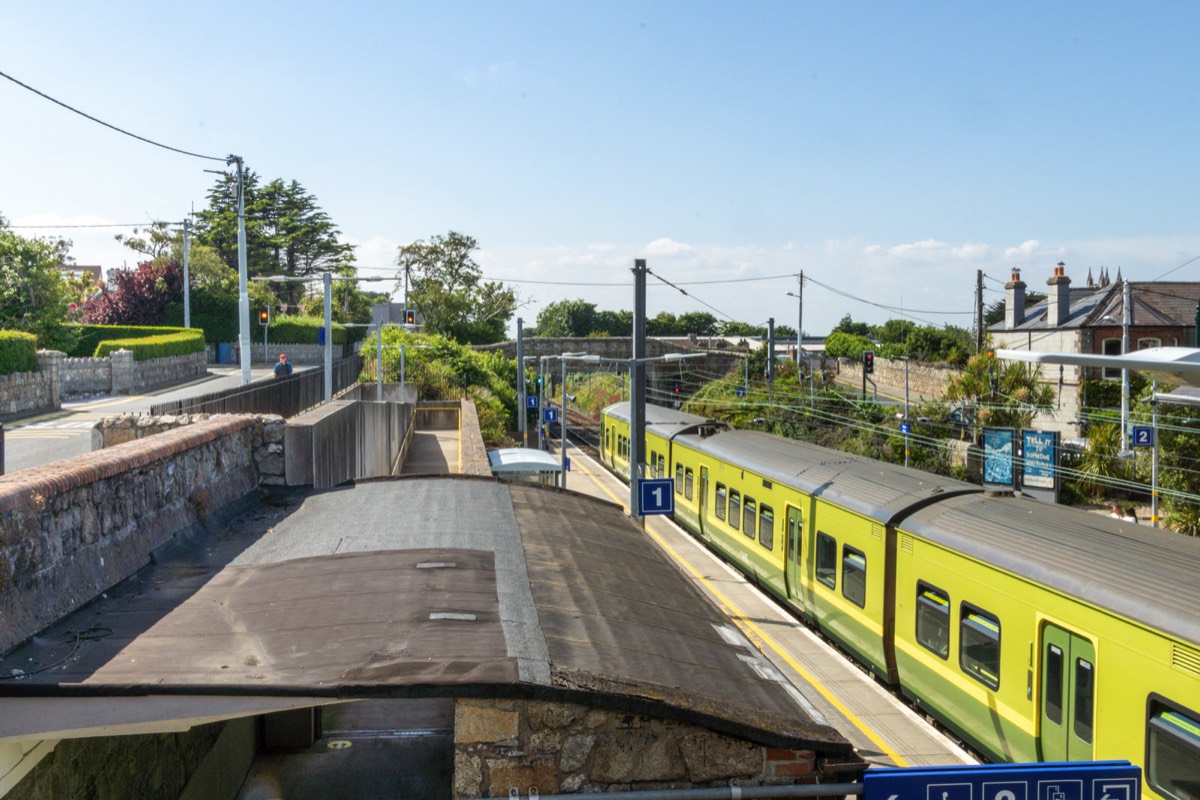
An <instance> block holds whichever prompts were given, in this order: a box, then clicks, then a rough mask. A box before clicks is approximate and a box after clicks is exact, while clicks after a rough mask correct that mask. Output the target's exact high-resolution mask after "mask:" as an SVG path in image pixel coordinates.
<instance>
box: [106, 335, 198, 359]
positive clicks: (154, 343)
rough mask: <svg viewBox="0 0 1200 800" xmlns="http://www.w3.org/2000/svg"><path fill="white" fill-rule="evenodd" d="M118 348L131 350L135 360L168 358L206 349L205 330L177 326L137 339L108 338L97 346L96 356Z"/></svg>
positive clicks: (107, 353)
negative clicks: (162, 333)
mask: <svg viewBox="0 0 1200 800" xmlns="http://www.w3.org/2000/svg"><path fill="white" fill-rule="evenodd" d="M117 350H130V351H132V352H133V360H134V361H149V360H150V359H152V358H168V357H170V356H182V355H187V354H188V353H199V352H202V351H203V350H204V331H202V330H200V329H199V328H185V329H183V330H179V329H178V328H175V329H173V330H172V332H171V333H169V334H164V335H161V336H142V337H139V338H136V339H106V340H105V341H103V342H101V343H100V344H99V345H97V347H96V357H97V358H102V357H104V356H107V355H110V354H111V353H113V352H115V351H117Z"/></svg>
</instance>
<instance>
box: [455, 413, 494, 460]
mask: <svg viewBox="0 0 1200 800" xmlns="http://www.w3.org/2000/svg"><path fill="white" fill-rule="evenodd" d="M460 413H461V414H462V421H461V422H460V423H459V428H458V447H459V455H460V457H461V459H460V460H461V461H462V474H463V475H486V476H489V477H490V476H491V474H492V463H491V461H489V460H488V454H487V448H486V447H485V446H484V444H483V434H482V433H480V431H479V414H478V412H477V411H476V410H475V401H474V400H471V399H470V398H464V399H463V401H462V411H461V412H460Z"/></svg>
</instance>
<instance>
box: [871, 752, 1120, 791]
mask: <svg viewBox="0 0 1200 800" xmlns="http://www.w3.org/2000/svg"><path fill="white" fill-rule="evenodd" d="M1141 793H1142V768H1141V767H1138V766H1134V765H1132V764H1130V763H1129V762H1128V761H1072V762H1065V763H1052V764H989V765H985V766H967V767H917V768H910V769H870V770H867V771H866V772H865V773H864V774H863V797H864V800H1140V798H1141Z"/></svg>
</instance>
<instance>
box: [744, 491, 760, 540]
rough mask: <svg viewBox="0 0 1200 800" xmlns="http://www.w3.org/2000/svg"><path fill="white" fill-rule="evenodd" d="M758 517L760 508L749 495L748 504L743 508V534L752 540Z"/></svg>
mask: <svg viewBox="0 0 1200 800" xmlns="http://www.w3.org/2000/svg"><path fill="white" fill-rule="evenodd" d="M757 516H758V506H756V505H755V503H754V499H753V498H751V497H750V496H749V495H747V496H746V503H745V505H743V506H742V533H744V534H746V536H748V537H749V538H751V539H753V538H754V535H755V530H756V529H755V518H756V517H757Z"/></svg>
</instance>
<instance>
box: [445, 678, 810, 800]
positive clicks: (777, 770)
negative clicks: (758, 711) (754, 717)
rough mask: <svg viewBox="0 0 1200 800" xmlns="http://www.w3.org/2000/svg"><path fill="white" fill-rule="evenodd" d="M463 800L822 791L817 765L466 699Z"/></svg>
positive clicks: (597, 715)
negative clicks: (793, 787) (800, 787)
mask: <svg viewBox="0 0 1200 800" xmlns="http://www.w3.org/2000/svg"><path fill="white" fill-rule="evenodd" d="M454 709H455V712H454V794H453V796H454V797H455V798H474V797H508V796H509V790H510V789H512V788H517V789H518V790H519V791H520V796H522V797H524V796H526V794H527V793H528V792H529V789H530V787H536V788H537V790H538V792H539V793H540V794H559V793H562V794H568V793H580V792H613V791H647V790H659V789H687V788H695V787H716V786H723V787H728V786H730V785H731V784H732V783H736V784H738V785H741V786H762V785H776V784H793V783H815V782H817V779H818V777H819V773H818V772H817V770H816V756H815V754H814V753H813V752H811V751H807V750H788V749H784V748H776V747H766V746H763V745H759V744H756V743H754V742H750V741H747V740H745V739H737V738H733V737H730V736H725V735H722V734H718V733H714V732H713V731H710V730H708V729H707V728H703V727H701V726H698V725H690V724H687V723H682V722H676V721H673V720H665V719H653V718H650V717H644V716H641V715H639V714H633V713H629V712H620V711H610V710H606V709H600V708H594V707H589V706H583V705H576V704H572V703H552V702H544V701H533V700H528V701H527V700H488V699H465V698H458V699H456V700H455V706H454Z"/></svg>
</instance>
